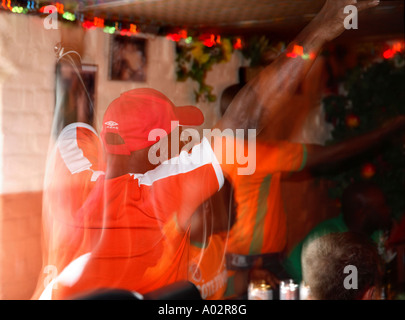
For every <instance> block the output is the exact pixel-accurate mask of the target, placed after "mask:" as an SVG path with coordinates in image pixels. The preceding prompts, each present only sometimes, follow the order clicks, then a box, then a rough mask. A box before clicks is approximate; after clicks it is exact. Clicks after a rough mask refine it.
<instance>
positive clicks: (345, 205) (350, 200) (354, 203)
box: [342, 181, 391, 235]
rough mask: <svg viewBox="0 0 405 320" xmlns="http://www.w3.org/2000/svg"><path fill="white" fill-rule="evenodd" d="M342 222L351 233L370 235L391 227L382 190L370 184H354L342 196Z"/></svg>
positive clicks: (388, 211)
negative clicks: (343, 221)
mask: <svg viewBox="0 0 405 320" xmlns="http://www.w3.org/2000/svg"><path fill="white" fill-rule="evenodd" d="M342 211H343V216H344V220H345V222H346V224H347V226H348V228H349V230H351V231H356V232H362V233H365V234H367V235H371V234H372V233H373V232H374V231H376V230H386V229H389V228H390V226H391V211H390V209H389V208H388V206H387V203H386V197H385V195H384V193H383V192H382V190H381V189H380V188H379V187H378V186H377V185H376V184H374V183H371V182H365V181H360V182H355V183H353V184H351V185H350V186H348V187H347V188H346V189H345V191H344V192H343V196H342Z"/></svg>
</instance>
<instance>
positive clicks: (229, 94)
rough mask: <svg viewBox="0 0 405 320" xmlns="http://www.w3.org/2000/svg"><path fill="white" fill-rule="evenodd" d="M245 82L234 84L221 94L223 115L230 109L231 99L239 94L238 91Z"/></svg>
mask: <svg viewBox="0 0 405 320" xmlns="http://www.w3.org/2000/svg"><path fill="white" fill-rule="evenodd" d="M243 86H244V84H243V83H237V84H233V85H231V86H229V87H227V88H225V90H224V91H223V92H222V95H221V101H220V106H219V107H220V111H221V116H223V115H224V114H225V112H226V110H227V109H228V106H229V105H230V103H231V101H232V100H233V98H235V96H236V95H237V94H238V92H239V91H240V90H241V89H242V88H243Z"/></svg>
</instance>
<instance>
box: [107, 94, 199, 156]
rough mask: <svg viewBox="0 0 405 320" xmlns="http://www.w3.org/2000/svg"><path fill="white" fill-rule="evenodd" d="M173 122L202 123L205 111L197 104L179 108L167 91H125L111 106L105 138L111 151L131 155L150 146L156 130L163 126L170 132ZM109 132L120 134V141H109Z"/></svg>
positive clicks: (184, 123) (195, 124)
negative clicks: (111, 142) (152, 135)
mask: <svg viewBox="0 0 405 320" xmlns="http://www.w3.org/2000/svg"><path fill="white" fill-rule="evenodd" d="M172 121H178V122H179V125H180V126H199V125H201V124H203V122H204V115H203V114H202V112H201V110H200V109H198V108H197V107H194V106H183V107H176V106H175V105H174V104H173V103H172V102H171V101H170V100H169V98H167V97H166V96H165V95H164V94H163V93H161V92H159V91H157V90H154V89H150V88H139V89H133V90H130V91H127V92H124V93H122V94H121V95H120V97H119V98H117V99H115V100H114V101H113V102H111V103H110V105H109V106H108V108H107V110H106V112H105V114H104V118H103V127H102V130H101V139H102V140H103V143H104V146H105V149H106V151H107V152H108V153H110V154H121V155H129V154H130V153H131V152H132V151H136V150H140V149H143V148H146V147H149V146H151V145H153V144H154V143H156V141H149V139H148V136H149V133H150V131H151V130H153V129H163V130H164V131H166V133H167V134H169V133H170V132H171V131H172ZM107 133H114V134H117V135H118V136H119V137H120V138H121V139H120V142H119V144H117V143H114V144H109V143H108V142H107V140H106V135H107Z"/></svg>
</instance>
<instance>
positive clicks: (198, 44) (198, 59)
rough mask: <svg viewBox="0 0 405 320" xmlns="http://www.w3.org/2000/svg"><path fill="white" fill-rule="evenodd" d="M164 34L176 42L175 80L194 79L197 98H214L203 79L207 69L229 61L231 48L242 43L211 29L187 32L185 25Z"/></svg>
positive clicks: (237, 47)
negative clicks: (193, 32)
mask: <svg viewBox="0 0 405 320" xmlns="http://www.w3.org/2000/svg"><path fill="white" fill-rule="evenodd" d="M166 37H167V38H168V39H170V40H172V41H174V42H176V54H177V57H176V63H177V70H176V74H177V80H178V81H186V80H187V79H188V78H190V79H192V80H194V81H196V82H197V83H198V89H197V90H195V91H194V93H195V98H196V100H197V102H198V101H201V100H203V101H208V102H214V101H215V100H216V96H215V95H214V94H213V93H212V90H213V88H212V86H210V85H208V84H207V83H206V76H207V72H208V71H209V70H211V69H212V66H213V65H214V64H217V63H223V62H228V61H229V60H230V59H231V56H232V53H233V51H234V50H240V48H241V47H242V40H241V39H240V38H238V37H235V38H227V37H221V35H219V34H213V33H206V34H201V35H190V34H189V33H188V31H187V30H185V29H181V30H178V31H177V32H171V33H169V34H167V35H166ZM235 45H236V46H235Z"/></svg>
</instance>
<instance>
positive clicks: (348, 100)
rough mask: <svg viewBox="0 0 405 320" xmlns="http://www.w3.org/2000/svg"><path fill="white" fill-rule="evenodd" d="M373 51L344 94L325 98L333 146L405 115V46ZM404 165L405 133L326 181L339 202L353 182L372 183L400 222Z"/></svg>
mask: <svg viewBox="0 0 405 320" xmlns="http://www.w3.org/2000/svg"><path fill="white" fill-rule="evenodd" d="M373 50H374V54H373V57H374V58H373V59H372V60H371V61H369V62H368V63H365V62H364V61H363V62H362V63H363V65H360V64H358V65H357V67H355V68H354V69H352V70H350V71H349V72H347V74H346V76H345V78H344V79H343V80H342V81H341V84H340V86H341V88H342V90H340V93H334V94H331V95H329V96H326V97H325V98H324V99H323V105H324V108H325V113H326V120H327V121H328V122H330V123H332V124H333V126H334V130H333V131H332V137H333V139H332V140H331V141H329V142H328V144H334V143H338V142H340V141H344V140H347V139H351V138H354V137H356V136H358V135H360V134H363V133H366V132H370V131H372V130H374V129H376V128H377V127H379V126H381V125H383V124H385V123H386V122H387V121H388V120H389V119H392V118H394V117H395V116H397V115H400V114H405V109H404V105H405V91H404V89H403V88H404V87H405V56H404V54H403V52H404V42H403V41H396V42H390V43H386V44H383V45H376V46H374V49H373ZM387 52H389V53H390V54H388V53H387ZM391 53H392V54H391ZM369 57H371V55H369ZM375 57H377V59H376V58H375ZM404 161H405V135H403V134H402V135H401V134H400V135H398V136H396V137H393V138H392V139H391V140H390V141H388V142H387V143H384V144H383V145H381V146H379V147H378V148H375V149H373V150H371V151H370V152H367V153H366V154H363V155H361V156H359V157H356V158H354V159H352V160H350V161H347V163H344V164H343V167H341V168H340V170H338V171H336V170H335V171H334V172H332V173H329V174H327V175H326V176H325V177H326V178H327V179H329V180H330V181H332V182H333V187H332V188H330V190H329V192H330V196H331V197H332V198H333V199H339V198H340V197H341V195H342V192H343V190H344V188H345V187H346V186H348V185H349V184H350V183H351V182H354V181H362V180H366V181H372V182H374V183H376V184H377V185H379V186H380V187H381V189H382V190H383V191H384V192H385V194H386V196H387V203H389V204H390V206H391V208H392V213H393V216H394V218H397V219H399V218H400V217H401V216H402V215H403V214H405V202H404V201H403V196H404V195H403V191H404V190H405V167H404Z"/></svg>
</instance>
